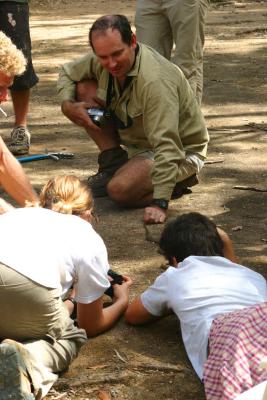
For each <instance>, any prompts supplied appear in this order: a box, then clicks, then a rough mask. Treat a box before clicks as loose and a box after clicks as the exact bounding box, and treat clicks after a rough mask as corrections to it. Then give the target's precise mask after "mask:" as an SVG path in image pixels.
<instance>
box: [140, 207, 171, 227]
mask: <svg viewBox="0 0 267 400" xmlns="http://www.w3.org/2000/svg"><path fill="white" fill-rule="evenodd" d="M165 220H166V210H163V209H162V208H160V207H157V206H156V205H155V206H154V205H153V206H148V207H146V208H145V212H144V223H145V224H162V223H163V222H165Z"/></svg>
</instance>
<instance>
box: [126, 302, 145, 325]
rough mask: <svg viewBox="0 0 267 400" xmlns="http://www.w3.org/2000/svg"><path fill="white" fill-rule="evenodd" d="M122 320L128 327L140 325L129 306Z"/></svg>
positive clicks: (137, 317)
mask: <svg viewBox="0 0 267 400" xmlns="http://www.w3.org/2000/svg"><path fill="white" fill-rule="evenodd" d="M124 320H125V322H126V323H127V324H129V325H140V324H141V323H142V322H140V321H139V316H138V315H137V314H136V313H135V312H134V311H133V309H132V307H131V306H129V307H128V308H127V310H126V311H125V314H124Z"/></svg>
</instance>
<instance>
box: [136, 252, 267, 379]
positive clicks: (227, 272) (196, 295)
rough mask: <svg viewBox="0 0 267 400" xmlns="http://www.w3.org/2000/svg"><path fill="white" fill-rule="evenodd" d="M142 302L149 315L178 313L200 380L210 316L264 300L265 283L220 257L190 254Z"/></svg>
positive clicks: (205, 355) (212, 317) (159, 281)
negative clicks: (169, 311) (169, 310)
mask: <svg viewBox="0 0 267 400" xmlns="http://www.w3.org/2000/svg"><path fill="white" fill-rule="evenodd" d="M141 301H142V304H143V306H144V307H145V308H146V310H147V311H148V312H149V313H151V314H152V315H155V316H162V315H164V313H165V312H166V311H167V310H168V309H171V310H173V312H174V313H175V314H176V315H177V317H178V318H179V320H180V323H181V331H182V337H183V342H184V345H185V349H186V351H187V354H188V357H189V359H190V361H191V363H192V365H193V367H194V369H195V371H196V373H197V374H198V376H199V377H200V378H201V379H202V374H203V365H204V363H205V361H206V359H207V348H208V337H209V331H210V327H211V323H212V321H213V319H214V318H215V317H217V316H218V315H220V314H225V313H227V312H230V311H234V310H240V309H242V308H244V307H249V306H252V305H255V304H258V303H261V302H264V301H267V286H266V281H265V279H264V277H263V276H261V275H260V274H258V273H257V272H254V271H252V270H251V269H249V268H246V267H243V266H241V265H238V264H234V263H232V262H231V261H229V260H227V259H225V258H223V257H195V256H191V257H188V258H186V259H185V260H184V261H183V262H181V263H179V266H178V267H177V268H174V267H169V268H168V269H167V271H166V272H164V273H163V274H161V275H160V276H159V277H158V278H157V279H156V280H155V282H154V284H153V285H152V286H150V287H149V288H148V289H147V290H146V291H145V292H144V293H143V294H142V295H141Z"/></svg>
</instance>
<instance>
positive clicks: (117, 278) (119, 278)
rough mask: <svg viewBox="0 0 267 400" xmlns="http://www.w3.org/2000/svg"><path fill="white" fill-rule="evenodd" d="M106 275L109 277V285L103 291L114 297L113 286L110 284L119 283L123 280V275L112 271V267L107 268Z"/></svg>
mask: <svg viewBox="0 0 267 400" xmlns="http://www.w3.org/2000/svg"><path fill="white" fill-rule="evenodd" d="M108 275H109V276H110V277H111V279H112V280H111V282H110V287H109V288H108V289H107V290H106V291H105V294H106V295H107V296H109V297H111V298H112V297H114V292H113V287H112V285H114V284H117V285H121V284H122V283H123V282H124V279H123V276H122V275H120V274H118V273H117V272H115V271H113V270H112V269H109V270H108Z"/></svg>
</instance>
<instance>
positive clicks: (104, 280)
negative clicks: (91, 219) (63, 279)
mask: <svg viewBox="0 0 267 400" xmlns="http://www.w3.org/2000/svg"><path fill="white" fill-rule="evenodd" d="M94 233H95V232H94ZM92 239H93V240H92ZM88 243H90V245H88ZM88 243H87V251H86V252H83V256H81V258H80V260H79V263H78V265H77V266H76V283H75V290H76V295H75V299H76V300H77V301H78V302H79V303H83V304H88V303H92V302H93V301H95V300H97V299H98V298H99V297H101V296H102V295H103V294H104V292H105V290H106V289H107V288H108V287H109V286H110V283H109V280H108V275H107V272H108V270H109V263H108V255H107V249H106V246H105V244H104V242H103V240H102V239H101V237H100V236H99V235H98V234H96V233H95V235H94V237H93V238H92V236H91V241H90V242H88ZM89 246H90V247H89Z"/></svg>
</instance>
